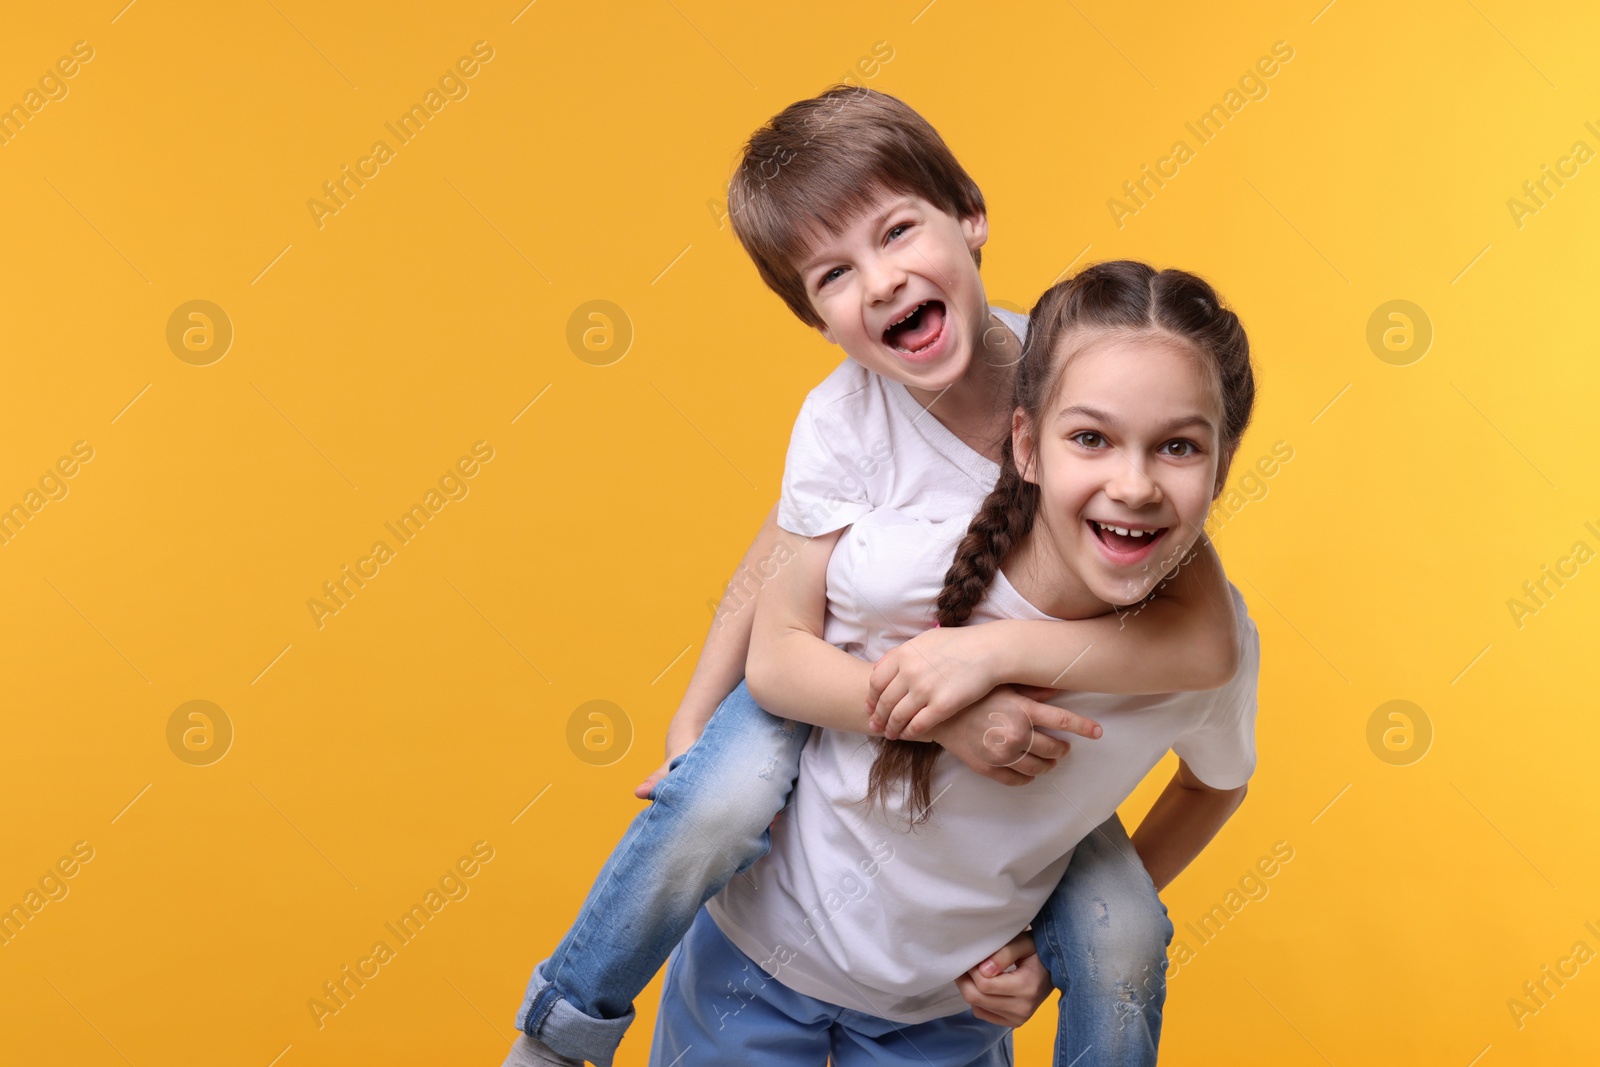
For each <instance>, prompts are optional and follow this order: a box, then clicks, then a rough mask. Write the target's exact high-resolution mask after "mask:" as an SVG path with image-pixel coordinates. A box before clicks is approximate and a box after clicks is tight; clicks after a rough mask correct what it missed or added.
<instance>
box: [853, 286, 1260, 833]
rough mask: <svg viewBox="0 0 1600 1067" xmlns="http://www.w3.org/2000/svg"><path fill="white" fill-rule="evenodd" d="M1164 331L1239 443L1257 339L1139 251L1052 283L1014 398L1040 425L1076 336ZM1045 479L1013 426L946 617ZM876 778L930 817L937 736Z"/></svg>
mask: <svg viewBox="0 0 1600 1067" xmlns="http://www.w3.org/2000/svg"><path fill="white" fill-rule="evenodd" d="M1108 334H1109V335H1123V336H1162V335H1165V336H1166V337H1168V338H1172V339H1176V340H1178V341H1181V342H1183V343H1185V344H1187V345H1188V346H1189V347H1190V348H1191V349H1192V350H1193V351H1194V353H1195V354H1196V355H1197V356H1198V357H1199V358H1200V359H1201V361H1202V362H1203V364H1204V366H1205V371H1206V374H1207V375H1208V377H1209V378H1210V380H1211V384H1212V385H1213V386H1214V387H1215V389H1216V390H1217V393H1218V395H1219V399H1220V400H1221V402H1222V412H1223V420H1222V421H1223V424H1222V426H1221V427H1220V429H1221V434H1220V436H1221V438H1222V444H1223V446H1224V447H1225V448H1227V449H1232V448H1234V447H1236V446H1237V445H1238V443H1239V438H1240V437H1241V435H1243V433H1244V431H1245V428H1246V427H1247V426H1248V425H1249V424H1250V413H1251V410H1252V408H1253V407H1254V404H1255V375H1254V372H1253V370H1252V368H1251V365H1250V341H1249V338H1247V337H1246V336H1245V332H1244V326H1243V325H1241V324H1240V322H1239V318H1238V316H1237V315H1235V314H1234V313H1233V312H1232V311H1231V310H1229V309H1228V308H1227V307H1226V306H1225V305H1224V304H1223V303H1222V300H1221V298H1220V297H1218V296H1217V292H1216V290H1215V289H1213V288H1212V287H1211V286H1210V285H1209V284H1208V283H1207V282H1206V281H1205V280H1204V279H1203V278H1200V277H1197V276H1196V275H1193V274H1189V273H1187V272H1186V271H1180V270H1162V271H1157V270H1156V269H1155V268H1153V267H1151V266H1149V265H1148V264H1145V263H1138V262H1134V261H1132V260H1115V261H1112V262H1107V263H1098V264H1095V265H1094V266H1091V267H1086V268H1085V269H1084V270H1082V271H1080V272H1079V273H1078V274H1077V275H1075V276H1073V277H1072V278H1069V279H1068V280H1066V281H1064V282H1060V283H1058V284H1056V285H1053V286H1051V287H1050V288H1049V289H1048V290H1046V291H1045V293H1044V295H1043V296H1041V297H1040V298H1039V302H1038V303H1037V304H1035V305H1034V308H1033V311H1032V313H1031V314H1030V315H1029V316H1028V336H1027V342H1026V343H1025V344H1024V345H1023V353H1022V361H1021V362H1020V363H1019V364H1018V365H1017V377H1016V382H1015V383H1014V385H1013V389H1012V405H1013V408H1014V409H1015V410H1017V411H1020V412H1022V413H1024V414H1025V415H1026V416H1027V418H1028V421H1029V423H1030V424H1031V425H1032V426H1034V427H1037V426H1039V425H1040V422H1041V420H1042V419H1043V418H1044V416H1045V408H1046V406H1047V405H1048V404H1049V402H1050V401H1051V399H1052V398H1053V397H1054V396H1055V394H1056V390H1057V388H1058V385H1059V383H1060V381H1061V377H1062V374H1063V372H1064V368H1065V367H1066V365H1067V363H1068V362H1070V361H1071V359H1072V358H1073V352H1074V351H1075V347H1074V346H1075V344H1078V345H1081V344H1082V343H1084V342H1085V341H1086V340H1087V341H1092V340H1093V338H1094V337H1095V336H1096V335H1100V336H1104V335H1108ZM1038 510H1039V487H1038V485H1037V484H1035V483H1033V482H1030V481H1028V480H1027V479H1025V478H1023V477H1022V473H1021V472H1020V471H1019V470H1018V469H1017V464H1016V459H1015V456H1013V454H1012V448H1011V438H1010V436H1009V435H1008V436H1007V438H1006V441H1005V445H1004V448H1003V451H1002V456H1001V460H1000V480H999V482H998V483H997V484H996V485H995V487H994V491H993V492H991V493H990V494H989V495H988V497H987V498H985V500H984V502H983V506H982V507H981V508H979V509H978V513H977V514H976V515H975V516H973V519H972V522H971V524H970V525H969V526H968V527H967V533H966V536H964V537H963V538H962V539H961V544H960V545H959V546H958V547H957V549H956V554H955V559H954V560H953V561H952V562H951V564H950V569H949V570H948V571H946V572H945V576H944V587H943V588H942V589H941V590H940V591H939V598H938V601H937V613H936V617H937V619H938V620H939V624H940V625H941V626H960V625H961V624H963V623H965V622H966V621H967V619H968V618H969V617H971V615H972V612H973V609H974V608H976V607H977V606H978V604H979V603H981V602H982V601H983V598H984V596H985V595H986V594H987V593H988V591H989V586H990V585H991V584H992V583H993V582H994V576H995V572H996V571H998V570H999V569H1000V567H1001V565H1002V564H1004V563H1005V561H1006V556H1007V555H1009V554H1010V553H1011V552H1012V550H1013V549H1015V548H1016V547H1017V546H1018V545H1020V544H1021V543H1022V541H1023V539H1024V538H1026V537H1027V536H1028V534H1029V532H1030V531H1032V529H1033V522H1034V516H1035V515H1036V514H1037V513H1038ZM880 745H881V747H880V748H879V750H878V756H877V759H876V760H875V761H874V762H873V764H872V771H871V773H870V774H869V775H868V778H867V800H868V801H869V802H873V801H877V802H882V803H883V804H884V805H885V807H886V808H887V806H888V800H889V798H890V797H892V796H895V795H896V794H899V793H904V794H906V795H907V796H908V799H909V802H910V810H911V821H912V824H913V825H915V824H916V823H919V822H921V821H923V820H924V819H926V818H927V815H928V806H929V805H930V804H931V803H932V801H931V799H930V793H931V791H932V785H933V768H934V764H935V763H936V762H937V761H938V758H939V748H938V746H936V745H934V744H931V743H928V742H918V741H887V740H885V741H881V742H880Z"/></svg>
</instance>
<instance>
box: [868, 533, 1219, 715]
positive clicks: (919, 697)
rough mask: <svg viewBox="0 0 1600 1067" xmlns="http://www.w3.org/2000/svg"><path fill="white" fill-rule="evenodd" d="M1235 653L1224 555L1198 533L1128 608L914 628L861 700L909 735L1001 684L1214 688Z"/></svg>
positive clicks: (1129, 689) (1108, 689)
mask: <svg viewBox="0 0 1600 1067" xmlns="http://www.w3.org/2000/svg"><path fill="white" fill-rule="evenodd" d="M1239 651H1240V649H1239V629H1238V626H1237V624H1236V622H1235V620H1234V615H1233V597H1232V595H1231V594H1230V593H1229V591H1228V584H1227V578H1226V576H1225V575H1224V574H1223V572H1222V562H1221V561H1220V560H1219V559H1218V558H1217V553H1216V549H1214V548H1213V547H1212V546H1211V542H1210V541H1209V540H1207V539H1206V538H1204V537H1202V538H1201V539H1200V540H1199V541H1198V542H1197V543H1196V545H1195V547H1194V551H1193V552H1192V554H1191V555H1190V557H1189V559H1188V560H1186V561H1185V562H1184V564H1183V565H1182V566H1180V567H1179V568H1178V569H1177V571H1176V572H1175V573H1174V574H1173V575H1172V576H1171V577H1169V578H1168V579H1166V580H1165V581H1164V582H1163V583H1162V584H1161V586H1160V587H1159V588H1158V589H1157V591H1156V593H1155V594H1154V595H1153V596H1152V597H1151V598H1149V599H1148V600H1146V601H1143V602H1141V603H1140V604H1139V605H1137V606H1135V607H1133V608H1129V609H1128V610H1126V611H1117V612H1112V613H1110V614H1107V615H1101V616H1098V617H1096V618H1093V619H1079V620H1075V621H1071V622H1060V621H1049V622H1041V621H1032V620H1026V621H1025V620H1021V619H1004V620H1000V621H997V622H987V623H983V624H981V625H977V626H956V627H949V628H939V629H933V630H929V631H927V632H925V633H921V634H918V635H917V636H916V637H914V638H912V639H911V640H910V641H907V642H906V643H905V644H903V645H900V646H899V647H898V648H895V649H893V650H891V651H890V652H889V653H888V654H887V655H885V656H884V657H883V658H882V659H881V660H879V661H878V663H877V666H876V667H875V668H874V669H873V671H872V675H871V680H870V682H869V687H868V693H867V701H868V703H869V705H871V706H872V708H873V724H874V725H875V726H879V727H881V728H883V731H884V735H885V736H886V737H891V738H897V737H901V736H904V737H907V738H912V739H914V738H917V737H920V736H923V735H925V734H926V733H927V731H928V730H929V729H931V728H932V727H934V726H936V725H937V724H938V723H940V722H943V721H944V719H946V718H947V717H948V716H950V715H952V714H954V713H955V712H957V711H959V710H960V709H962V708H964V707H966V706H968V705H969V704H971V703H973V702H974V701H975V700H977V699H978V698H979V697H980V696H982V695H983V694H984V693H986V692H988V691H989V690H990V689H992V688H993V687H994V686H996V685H1000V684H1002V683H1012V684H1016V685H1032V686H1045V687H1048V688H1052V689H1077V690H1080V691H1084V692H1095V693H1177V692H1187V691H1191V690H1198V689H1215V688H1217V687H1219V686H1222V685H1225V684H1227V682H1228V681H1229V680H1230V679H1231V678H1232V677H1233V675H1234V672H1235V671H1236V670H1237V669H1238V665H1239Z"/></svg>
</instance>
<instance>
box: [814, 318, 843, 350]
mask: <svg viewBox="0 0 1600 1067" xmlns="http://www.w3.org/2000/svg"><path fill="white" fill-rule="evenodd" d="M817 332H818V333H820V334H821V335H822V339H823V340H824V341H826V342H828V343H829V344H830V345H836V344H838V343H839V342H838V341H835V340H834V339H833V331H832V330H830V329H828V326H827V323H823V324H822V325H821V326H818V327H817Z"/></svg>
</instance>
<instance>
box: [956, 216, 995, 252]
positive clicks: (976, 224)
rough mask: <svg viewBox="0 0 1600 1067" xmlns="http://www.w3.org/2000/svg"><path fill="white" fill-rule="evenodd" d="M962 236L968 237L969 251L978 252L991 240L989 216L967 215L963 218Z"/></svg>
mask: <svg viewBox="0 0 1600 1067" xmlns="http://www.w3.org/2000/svg"><path fill="white" fill-rule="evenodd" d="M961 236H962V237H965V238H966V239H967V251H969V252H976V251H977V250H978V249H980V248H982V247H983V246H984V245H985V244H986V243H987V242H988V240H989V216H987V215H966V216H963V217H962V219H961Z"/></svg>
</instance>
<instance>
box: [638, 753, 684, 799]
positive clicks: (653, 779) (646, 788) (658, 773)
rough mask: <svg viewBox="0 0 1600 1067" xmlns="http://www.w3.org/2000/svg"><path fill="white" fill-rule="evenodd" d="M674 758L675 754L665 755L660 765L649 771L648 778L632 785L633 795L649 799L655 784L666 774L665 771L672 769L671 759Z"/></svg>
mask: <svg viewBox="0 0 1600 1067" xmlns="http://www.w3.org/2000/svg"><path fill="white" fill-rule="evenodd" d="M675 759H677V757H676V756H672V755H669V756H667V758H666V759H665V760H664V761H663V762H662V764H661V766H659V767H657V768H656V769H655V770H653V771H651V772H650V776H649V777H648V778H646V779H645V780H644V781H642V782H640V783H639V784H638V785H636V786H634V787H633V795H634V796H636V797H638V798H639V799H640V800H649V799H650V794H651V793H653V792H655V788H656V785H657V784H659V783H660V781H661V779H663V778H665V777H666V776H667V772H668V771H670V770H671V769H672V761H673V760H675Z"/></svg>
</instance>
